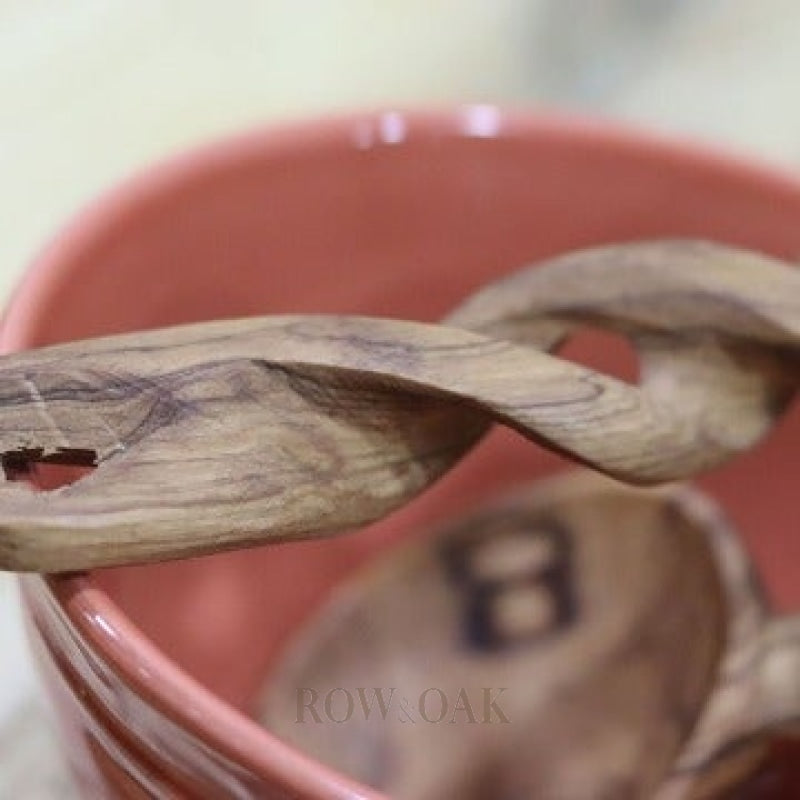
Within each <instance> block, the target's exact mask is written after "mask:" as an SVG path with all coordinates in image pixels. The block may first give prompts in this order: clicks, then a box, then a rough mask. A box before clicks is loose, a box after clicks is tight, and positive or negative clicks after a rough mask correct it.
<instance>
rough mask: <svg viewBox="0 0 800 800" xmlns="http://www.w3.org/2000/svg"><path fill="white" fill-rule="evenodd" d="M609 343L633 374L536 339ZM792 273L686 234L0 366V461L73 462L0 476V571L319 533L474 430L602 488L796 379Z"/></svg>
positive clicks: (13, 467)
mask: <svg viewBox="0 0 800 800" xmlns="http://www.w3.org/2000/svg"><path fill="white" fill-rule="evenodd" d="M586 324H589V325H593V326H602V327H609V328H612V329H614V330H616V331H618V332H620V333H622V334H624V335H625V336H627V337H629V338H630V340H631V342H632V343H633V345H634V346H635V348H636V350H637V353H638V355H639V358H640V361H641V380H640V385H638V386H634V385H629V384H627V383H625V382H623V381H621V380H618V379H615V378H613V377H610V376H607V375H602V374H599V373H598V372H596V371H593V370H591V369H588V368H586V367H583V366H580V365H578V364H574V363H571V362H569V361H566V360H563V359H560V358H557V357H555V356H553V355H550V354H548V353H547V352H544V351H548V350H554V349H556V348H557V347H558V346H559V345H560V343H561V342H562V341H563V340H564V339H565V338H567V337H568V336H569V333H570V331H571V330H573V329H574V328H576V327H579V326H581V325H586ZM799 345H800V274H799V273H798V272H797V271H796V270H794V269H793V268H791V267H789V266H787V265H785V264H783V263H781V262H779V261H776V260H774V259H770V258H767V257H765V256H760V255H756V254H754V253H749V252H743V251H738V250H733V249H731V248H726V247H721V246H718V245H711V244H705V243H697V242H655V243H641V244H631V245H622V246H616V247H606V248H600V249H597V250H587V251H583V252H579V253H573V254H569V255H566V256H563V257H560V258H556V259H554V260H552V261H551V262H548V263H545V264H542V265H536V266H534V267H532V268H528V269H525V270H522V271H521V272H519V273H516V274H515V275H513V276H511V277H510V278H507V279H505V280H503V281H500V282H498V283H497V284H494V285H492V286H490V287H487V288H486V289H485V290H483V291H482V292H479V293H478V294H477V295H475V296H474V297H473V298H471V299H470V300H468V301H467V302H466V303H465V304H464V306H462V307H461V308H460V309H459V310H458V311H456V312H455V313H454V314H453V315H451V316H450V317H449V318H448V319H446V320H445V321H444V323H443V324H442V325H430V324H423V323H418V322H406V321H397V320H385V319H369V318H359V317H336V316H294V317H264V318H254V319H240V320H226V321H216V322H208V323H202V324H196V325H189V326H183V327H177V328H170V329H165V330H160V331H152V332H146V333H134V334H126V335H122V336H114V337H110V338H105V339H95V340H90V341H85V342H76V343H72V344H66V345H58V346H54V347H49V348H44V349H41V350H38V351H30V352H24V353H15V354H11V355H7V356H4V357H3V358H2V359H0V454H2V459H3V463H4V465H5V466H6V468H7V472H14V471H16V472H17V473H18V472H20V471H24V468H25V464H26V462H29V461H31V460H39V461H41V460H51V461H56V462H58V461H66V462H69V461H78V462H86V461H92V462H94V463H96V469H94V471H93V472H92V473H91V474H90V475H88V476H86V477H83V478H82V479H81V480H80V481H78V482H76V483H74V484H72V485H69V486H65V487H63V488H60V489H57V490H54V491H49V492H38V493H34V492H32V491H30V489H29V488H28V487H26V486H24V485H23V484H21V483H18V482H14V481H10V480H6V481H5V482H0V568H4V569H12V570H37V571H66V570H76V569H86V568H90V567H97V566H103V565H112V564H121V563H130V562H138V561H154V560H164V559H170V558H179V557H183V556H191V555H199V554H202V553H209V552H214V551H218V550H224V549H230V548H236V547H242V546H247V545H252V544H256V543H260V542H267V541H285V540H289V539H297V538H309V537H318V536H326V535H330V534H332V533H335V532H337V531H341V530H344V529H347V528H351V527H353V526H356V525H362V524H365V523H369V522H372V521H374V520H376V519H378V518H380V517H382V516H383V515H385V514H387V513H388V512H390V511H392V510H394V509H396V508H397V507H399V506H400V505H402V504H403V503H405V502H406V501H407V500H408V499H409V498H411V497H413V496H414V495H415V494H417V493H418V492H420V491H422V490H423V489H425V488H426V487H427V486H429V485H430V484H431V483H432V482H433V481H435V480H436V479H437V478H438V477H439V476H440V475H441V474H442V473H443V472H445V471H446V470H447V469H449V468H450V467H452V466H453V464H455V462H457V461H458V459H459V458H460V457H461V456H462V455H463V454H464V453H466V452H467V451H468V450H469V448H470V447H471V446H472V445H474V444H475V442H476V441H477V440H478V439H479V438H480V437H481V436H482V434H483V433H484V432H485V431H486V430H487V428H488V427H489V426H490V425H491V424H492V423H493V422H500V423H503V424H506V425H510V426H512V427H514V428H516V429H517V430H519V431H520V432H521V433H523V434H524V435H525V436H527V437H529V438H530V439H531V440H533V441H535V442H537V443H539V444H542V445H544V446H546V447H549V448H551V449H554V450H557V451H559V452H561V453H563V454H566V455H568V456H569V457H571V458H573V459H575V460H577V461H580V462H583V463H586V464H588V465H591V466H592V467H594V468H596V469H598V470H600V471H602V472H605V473H607V474H609V475H612V476H615V477H617V478H620V479H622V480H625V481H629V482H635V483H658V482H661V481H667V480H672V479H675V478H682V477H686V476H689V475H692V474H695V473H697V472H699V471H702V470H706V469H710V468H712V467H714V466H716V465H718V464H721V463H723V462H724V461H725V460H727V459H728V458H730V457H731V456H732V455H733V454H735V453H737V452H740V451H742V450H744V449H746V448H748V447H750V446H751V445H752V444H753V443H754V442H755V441H757V440H758V439H759V437H760V436H761V435H762V434H763V433H765V432H766V431H767V430H768V429H769V427H770V426H771V424H772V422H773V421H774V419H775V418H776V417H777V416H778V415H779V413H780V412H781V411H782V410H783V409H784V408H785V407H786V405H787V404H788V402H789V401H790V400H791V398H792V397H793V395H794V392H795V390H796V388H797V385H798V382H799V376H800V367H799V362H798V346H799Z"/></svg>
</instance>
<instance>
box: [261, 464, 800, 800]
mask: <svg viewBox="0 0 800 800" xmlns="http://www.w3.org/2000/svg"><path fill="white" fill-rule="evenodd" d="M553 532H557V536H556V538H555V540H553V539H552V538H551V534H552V533H553ZM534 541H539V542H547V541H549V542H550V544H557V543H558V542H561V543H562V544H561V546H558V547H549V548H543V549H542V548H540V549H538V550H533V549H532V547H531V543H532V542H534ZM498 545H501V546H502V548H503V550H502V551H501V550H499V549H498ZM453 554H461V555H464V556H465V557H466V558H468V559H469V561H470V566H469V570H470V571H471V573H472V579H471V585H466V586H465V581H464V580H463V575H459V574H458V573H461V572H463V570H462V568H461V567H459V568H458V569H456V570H455V572H456V573H457V574H456V575H455V576H454V569H453ZM443 556H444V557H443ZM565 560H566V562H567V566H566V568H564V567H565V563H564V562H565ZM462 566H463V565H462ZM555 575H558V579H557V580H552V578H553V577H554V576H555ZM467 583H470V582H467ZM487 588H488V590H489V591H487ZM531 589H533V591H530V590H531ZM476 590H477V591H478V592H480V594H479V595H478V596H479V599H480V600H481V602H483V603H487V604H489V607H490V612H491V614H493V615H494V618H495V625H496V628H497V629H498V630H499V631H500V632H501V633H502V634H503V637H502V641H501V642H500V645H499V646H496V645H497V642H494V643H490V645H491V646H487V642H486V641H485V640H481V639H478V640H476V639H475V637H474V636H473V633H474V630H473V626H472V624H471V622H473V621H474V613H475V607H474V602H473V601H474V599H475V592H476ZM565 595H567V596H568V597H569V602H570V608H571V611H570V613H569V614H568V615H566V616H565V615H563V614H560V613H559V598H563V597H564V596H565ZM510 601H513V603H514V605H516V606H517V608H512V612H513V613H511V614H509V613H507V612H508V610H509V608H511V602H510ZM465 622H466V623H467V624H465ZM359 687H362V688H363V689H364V690H365V693H366V697H367V698H369V699H371V700H372V702H371V706H372V708H371V711H370V713H369V714H368V715H367V714H366V712H365V711H364V709H363V708H362V704H361V702H360V700H359V699H358V688H359ZM429 687H434V689H435V690H436V691H437V692H438V691H441V692H443V694H444V696H445V698H446V699H447V703H448V706H447V711H446V713H445V715H444V717H443V719H441V720H437V719H436V716H438V713H437V712H438V705H437V704H438V703H439V700H438V698H435V702H432V703H431V705H432V706H433V708H434V709H435V711H434V714H428V716H427V718H426V717H424V716H423V714H422V711H421V710H420V707H419V698H420V696H421V695H423V694H424V692H425V691H426V690H427V689H428V688H429ZM500 687H502V688H503V689H504V691H503V692H502V693H499V691H498V690H499V688H500ZM464 688H466V697H467V698H471V703H470V704H471V709H472V713H471V714H470V713H468V712H467V711H466V710H465V707H464V706H465V704H464V703H463V702H462V704H461V706H462V707H461V708H460V709H458V708H457V704H458V697H459V693H460V692H461V691H462V689H464ZM484 688H490V689H491V690H492V692H493V696H498V697H499V699H498V703H499V709H500V712H502V713H503V714H504V715H505V717H506V718H507V722H504V721H503V720H502V719H501V718H500V713H499V712H497V713H494V714H492V715H490V716H489V717H488V718H487V717H485V716H484V709H483V708H482V703H481V700H482V689H484ZM378 689H380V690H381V691H383V698H384V700H386V701H387V702H386V704H385V710H386V713H385V714H384V713H382V712H381V709H380V708H379V706H378V703H377V701H376V700H375V698H374V693H375V692H376V691H377V690H378ZM392 689H393V690H394V692H393V694H391V695H390V694H389V693H390V692H391V691H392ZM310 691H314V692H316V701H315V703H314V705H313V706H312V700H313V699H314V697H313V696H312V695H310V694H309V692H310ZM344 691H349V692H350V693H351V695H352V696H353V697H355V698H356V700H355V708H354V709H353V713H352V714H350V715H349V716H348V718H347V719H344V714H343V711H346V709H343V702H342V700H343V698H344V697H345V695H344ZM330 692H334V693H337V694H334V695H333V697H334V700H335V702H333V703H331V710H332V712H333V713H332V714H327V712H326V708H327V707H326V706H325V702H326V700H327V698H328V696H329V693H330ZM389 697H391V700H390V701H389V699H388V698H389ZM262 700H263V705H262V708H261V710H260V718H261V719H262V720H263V721H264V723H265V724H266V725H267V727H269V728H271V729H272V730H273V731H274V732H276V733H277V734H278V735H279V736H280V737H282V738H284V739H285V740H286V741H288V742H289V743H291V744H292V745H293V746H295V747H298V748H300V749H302V750H304V751H305V752H308V753H310V754H311V755H313V756H315V757H316V758H318V759H320V760H321V761H323V762H324V763H326V764H329V765H332V766H334V767H336V768H337V769H339V770H341V771H344V772H345V773H347V774H349V775H352V776H355V777H357V778H359V779H360V780H362V781H364V782H366V783H368V784H371V785H372V786H374V787H376V788H377V789H379V790H381V791H382V792H385V793H386V795H387V796H389V797H397V798H403V800H450V798H454V797H458V798H463V800H512V799H513V800H516V799H517V798H523V797H524V798H537V799H539V800H548V798H552V799H553V800H585V799H586V798H606V797H608V798H612V797H613V798H615V799H618V800H644V799H645V798H648V799H649V800H654V799H655V800H690V799H691V800H712V798H713V799H714V800H721V798H723V797H725V798H727V797H729V795H728V794H727V793H728V792H729V791H730V790H731V789H732V787H735V786H737V785H739V784H740V783H741V781H742V780H743V779H745V778H746V777H747V776H748V775H751V774H753V772H754V771H755V770H756V769H757V768H758V766H759V765H760V764H761V763H762V762H763V760H764V757H765V755H766V752H767V749H768V747H769V743H770V741H772V740H773V739H775V738H776V737H779V736H781V735H789V734H790V733H791V732H793V731H794V732H795V734H800V725H798V723H800V620H797V619H793V620H771V619H770V618H769V615H768V613H767V610H766V606H765V605H764V602H763V600H762V598H761V596H760V592H759V590H758V587H757V586H756V585H755V584H754V583H753V579H752V568H751V565H750V563H749V562H748V560H747V558H746V557H745V555H744V553H743V552H742V550H741V548H740V547H739V545H738V543H737V542H736V539H735V535H734V533H733V531H732V529H731V528H730V526H729V525H728V523H727V522H726V520H725V519H724V517H723V516H722V514H721V513H720V512H719V510H718V509H717V508H716V507H715V506H714V505H713V504H712V503H711V502H710V501H709V500H707V499H706V498H705V497H703V496H702V495H700V494H699V493H698V492H696V491H694V490H691V489H688V488H684V487H674V486H673V487H667V488H660V489H649V490H648V489H636V488H629V487H624V486H621V485H620V484H617V483H614V482H612V481H609V480H607V479H605V478H602V477H601V476H598V475H596V474H591V473H587V472H583V473H577V474H571V475H566V476H562V477H559V478H556V479H551V480H549V481H545V482H541V483H539V484H534V485H532V486H531V487H529V488H527V489H524V490H522V491H519V492H517V493H515V494H514V495H512V496H510V497H508V498H505V499H503V500H501V501H496V502H495V503H494V504H492V505H490V506H488V507H485V508H482V509H479V510H478V511H476V512H474V513H473V514H472V515H471V516H469V517H467V518H465V519H462V520H459V521H457V522H455V523H454V524H452V525H450V526H448V527H446V528H445V529H443V530H440V531H438V532H436V533H435V534H434V535H432V536H431V537H429V538H427V539H424V540H423V541H422V542H416V543H413V544H411V545H410V546H405V547H401V548H399V549H395V550H394V551H392V552H390V553H389V554H387V555H385V556H383V557H381V558H380V559H379V560H378V561H377V562H374V563H373V564H371V565H370V566H368V567H367V568H366V569H365V570H362V571H361V572H360V573H359V574H358V575H357V576H356V577H355V578H352V579H350V580H349V581H348V582H346V583H345V584H343V585H341V586H340V587H338V588H337V590H336V591H335V592H334V594H333V596H332V597H331V598H330V600H329V601H328V603H327V604H326V605H325V606H324V607H323V608H322V609H321V610H320V611H318V612H317V614H315V616H314V617H313V619H312V620H311V621H310V622H309V623H308V624H307V625H306V627H305V628H304V629H302V630H301V631H300V632H299V633H298V634H297V635H296V637H295V639H294V641H293V642H292V643H291V646H290V647H289V648H288V649H287V652H286V653H285V655H284V658H283V660H282V662H281V663H280V664H279V665H278V667H277V668H276V670H275V672H274V674H273V675H272V676H271V678H270V679H269V680H268V682H267V685H266V687H265V695H264V697H263V698H262ZM310 707H314V708H315V709H317V710H318V712H319V716H320V719H319V721H318V722H317V721H316V720H314V719H313V718H312V716H311V713H310V710H309V708H310ZM434 715H435V716H434ZM432 716H433V719H434V721H433V722H431V721H430V719H431V717H432ZM334 718H335V720H336V721H334Z"/></svg>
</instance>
